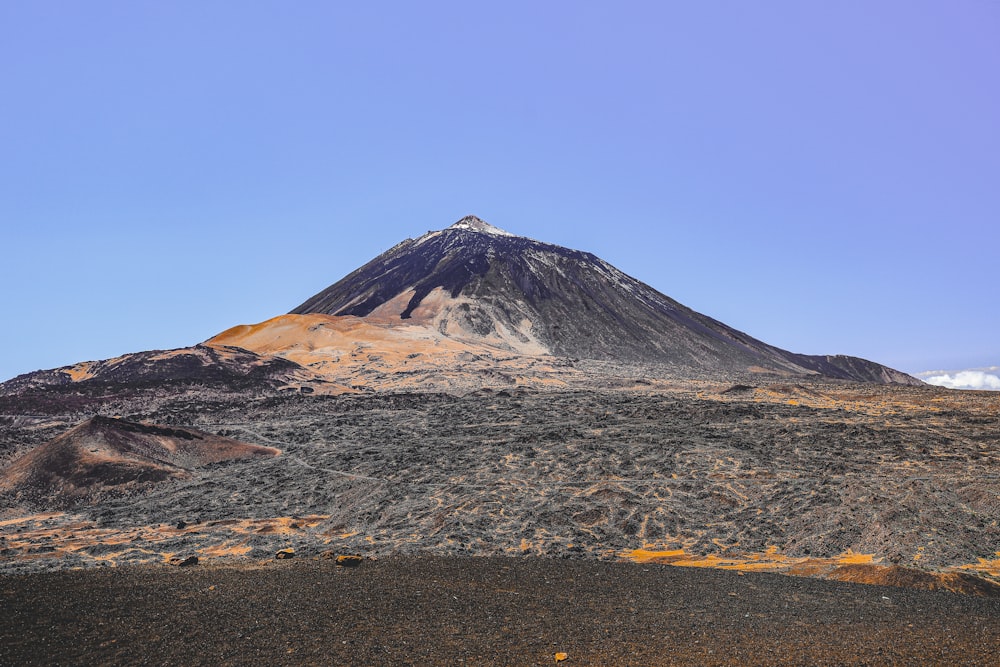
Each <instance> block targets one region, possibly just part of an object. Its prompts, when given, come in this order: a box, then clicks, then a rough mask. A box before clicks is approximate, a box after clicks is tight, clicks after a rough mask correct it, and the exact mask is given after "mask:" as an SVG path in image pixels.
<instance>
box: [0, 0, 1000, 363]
mask: <svg viewBox="0 0 1000 667" xmlns="http://www.w3.org/2000/svg"><path fill="white" fill-rule="evenodd" d="M480 5H484V6H480ZM485 5H486V3H468V2H453V3H442V2H424V3H408V2H405V3H404V2H399V3H393V2H371V3H330V2H315V3H314V2H296V3H278V2H273V3H271V2H240V3H237V2H172V3H154V2H46V3H15V2H6V3H0V91H2V102H3V103H2V104H0V155H2V157H0V224H2V230H3V246H2V248H3V250H2V253H3V255H2V258H3V261H2V263H0V280H2V284H3V288H2V291H0V309H2V312H3V313H4V321H5V323H6V325H5V326H4V327H2V328H0V350H3V352H2V353H0V378H9V377H12V376H14V375H16V374H18V373H22V372H26V371H30V370H34V369H38V368H52V367H57V366H61V365H65V364H70V363H74V362H76V361H82V360H90V359H100V358H107V357H111V356H116V355H118V354H122V353H125V352H132V351H139V350H144V349H154V348H171V347H180V346H185V345H190V344H194V343H197V342H199V341H201V340H204V339H206V338H208V337H210V336H212V335H214V334H215V333H217V332H219V331H222V330H223V329H226V328H228V327H229V326H232V325H234V324H237V323H246V322H256V321H260V320H263V319H266V318H268V317H271V316H274V315H277V314H280V313H283V312H287V311H288V310H289V309H291V308H293V307H295V306H296V305H298V304H299V303H300V302H302V301H303V300H305V299H306V298H307V297H309V296H310V295H312V294H313V293H315V292H317V291H319V290H320V289H322V288H323V287H325V286H327V285H328V284H330V283H332V282H334V281H336V280H338V279H339V278H341V277H342V276H343V275H345V274H346V273H348V272H349V271H351V270H353V269H354V268H356V267H357V266H359V265H360V264H362V263H364V262H365V261H367V260H368V259H370V258H372V257H373V256H374V255H376V254H377V253H379V252H381V251H383V250H386V249H388V248H389V247H391V246H392V245H394V244H395V243H397V242H398V241H400V240H402V239H404V238H406V237H415V236H418V235H420V234H422V233H424V232H426V231H427V230H429V229H439V228H442V227H445V226H447V225H449V224H451V223H452V222H453V221H455V220H457V219H458V218H460V217H462V216H463V215H466V214H470V213H471V214H475V215H478V216H479V217H481V218H483V219H485V220H487V221H489V222H491V223H493V224H495V225H497V226H499V227H502V228H505V229H507V230H509V231H511V232H514V233H517V234H522V235H525V236H530V237H533V238H537V239H540V240H544V241H549V242H553V243H558V244H561V245H566V246H570V247H574V248H579V249H583V250H589V251H592V252H594V253H596V254H598V255H600V256H602V257H603V258H605V259H607V260H608V261H610V262H611V263H613V264H615V265H616V266H618V267H619V268H620V269H622V270H624V271H625V272H626V273H629V274H631V275H633V276H635V277H637V278H639V279H641V280H643V281H645V282H647V283H649V284H650V285H652V286H654V287H656V288H657V289H659V290H660V291H662V292H664V293H666V294H668V295H670V296H672V297H674V298H676V299H678V300H679V301H681V302H682V303H685V304H686V305H688V306H690V307H692V308H695V309H696V310H699V311H701V312H703V313H706V314H708V315H710V316H712V317H715V318H717V319H720V320H722V321H724V322H726V323H727V324H730V325H731V326H735V327H736V328H738V329H741V330H743V331H746V332H747V333H749V334H751V335H753V336H755V337H757V338H760V339H762V340H764V341H767V342H769V343H771V344H774V345H778V346H780V347H783V348H786V349H790V350H793V351H796V352H805V353H811V354H819V353H823V354H827V353H829V354H833V353H842V354H852V355H857V356H861V357H865V358H869V359H873V360H876V361H879V362H882V363H886V364H888V365H890V366H894V367H896V368H899V369H901V370H905V371H909V372H919V371H926V370H937V369H950V370H958V369H969V368H991V367H995V366H996V365H997V364H998V363H1000V343H998V340H1000V339H998V336H997V332H998V329H1000V308H998V307H997V306H998V304H997V301H998V298H997V250H998V240H1000V239H998V237H1000V232H998V228H1000V225H998V221H1000V187H998V186H1000V122H998V119H1000V92H998V90H1000V89H998V87H997V72H1000V40H998V39H997V38H996V36H997V34H1000V4H997V3H993V2H985V1H981V0H980V1H973V0H969V1H964V2H958V3H943V2H913V1H907V2H839V3H803V2H777V1H768V2H764V3H730V2H697V3H695V2H618V3H588V2H547V3H536V2H532V3H522V2H505V3H489V5H488V6H485Z"/></svg>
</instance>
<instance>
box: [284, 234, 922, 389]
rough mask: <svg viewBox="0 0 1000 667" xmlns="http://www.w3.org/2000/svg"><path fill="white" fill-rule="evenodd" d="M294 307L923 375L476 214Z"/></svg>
mask: <svg viewBox="0 0 1000 667" xmlns="http://www.w3.org/2000/svg"><path fill="white" fill-rule="evenodd" d="M291 314H299V315H303V314H325V315H331V316H344V315H353V316H356V317H360V318H365V319H367V320H369V321H372V322H379V323H384V324H392V323H410V324H421V325H425V326H429V327H432V328H433V329H435V330H436V331H437V332H439V333H440V334H443V335H445V336H447V337H449V338H453V339H456V340H460V341H467V342H476V343H485V344H489V345H493V346H496V347H501V348H504V349H508V350H510V351H512V352H516V353H523V354H552V355H556V356H561V357H574V358H583V359H598V360H612V361H622V362H649V363H659V364H667V365H670V366H673V367H676V368H677V369H678V370H679V371H684V372H687V373H694V374H696V375H705V374H711V375H732V374H734V373H747V372H750V373H753V372H765V373H778V374H789V375H820V376H825V377H830V378H839V379H849V380H858V381H864V382H872V381H874V382H899V383H906V384H912V383H916V382H917V381H916V380H914V379H913V378H911V377H910V376H908V375H906V374H904V373H901V372H899V371H895V370H892V369H890V368H887V367H885V366H882V365H880V364H876V363H873V362H869V361H866V360H863V359H858V358H854V357H845V356H811V355H801V354H795V353H792V352H788V351H786V350H782V349H780V348H776V347H774V346H771V345H768V344H766V343H763V342H761V341H759V340H756V339H755V338H752V337H751V336H748V335H747V334H745V333H742V332H740V331H737V330H736V329H733V328H731V327H728V326H726V325H725V324H723V323H721V322H718V321H716V320H714V319H712V318H710V317H707V316H705V315H702V314H700V313H697V312H695V311H693V310H691V309H690V308H687V307H686V306H684V305H682V304H680V303H678V302H677V301H675V300H673V299H671V298H670V297H668V296H666V295H664V294H662V293H660V292H658V291H657V290H655V289H653V288H652V287H650V286H648V285H646V284H644V283H642V282H640V281H638V280H636V279H635V278H632V277H631V276H628V275H627V274H625V273H623V272H622V271H620V270H619V269H617V268H615V267H614V266H612V265H610V264H608V263H607V262H605V261H604V260H602V259H600V258H599V257H597V256H596V255H593V254H591V253H589V252H582V251H579V250H571V249H568V248H564V247H561V246H558V245H552V244H549V243H543V242H540V241H535V240H533V239H529V238H525V237H522V236H516V235H513V234H510V233H509V232H506V231H504V230H502V229H500V228H498V227H494V226H493V225H491V224H489V223H487V222H485V221H483V220H481V219H479V218H477V217H475V216H466V217H464V218H462V219H461V220H459V221H458V222H456V223H454V224H453V225H451V226H450V227H447V228H445V229H443V230H440V231H432V232H428V233H427V234H425V235H423V236H421V237H420V238H417V239H407V240H405V241H403V242H402V243H399V244H397V245H396V246H395V247H393V248H391V249H390V250H388V251H387V252H385V253H383V254H382V255H379V256H378V257H376V258H375V259H373V260H371V261H370V262H368V263H367V264H365V265H364V266H362V267H361V268H359V269H357V270H356V271H354V272H352V273H351V274H349V275H347V276H346V277H344V278H343V279H341V280H340V281H338V282H336V283H334V284H333V285H331V286H330V287H328V288H327V289H325V290H323V291H322V292H320V293H318V294H316V295H315V296H313V297H312V298H310V299H308V300H307V301H306V302H305V303H303V304H301V305H300V306H298V307H297V308H295V309H294V310H292V311H291Z"/></svg>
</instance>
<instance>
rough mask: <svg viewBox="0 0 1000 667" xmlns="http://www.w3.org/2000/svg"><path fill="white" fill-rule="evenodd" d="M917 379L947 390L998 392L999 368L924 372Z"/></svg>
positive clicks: (999, 384) (999, 383)
mask: <svg viewBox="0 0 1000 667" xmlns="http://www.w3.org/2000/svg"><path fill="white" fill-rule="evenodd" d="M917 377H918V378H920V379H921V380H923V381H924V382H926V383H927V384H935V385H937V386H939V387H947V388H949V389H983V390H988V391H1000V366H988V367H986V368H970V369H968V370H964V371H925V372H923V373H917Z"/></svg>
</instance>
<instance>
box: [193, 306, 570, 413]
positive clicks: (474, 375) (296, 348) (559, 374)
mask: <svg viewBox="0 0 1000 667" xmlns="http://www.w3.org/2000/svg"><path fill="white" fill-rule="evenodd" d="M419 315H420V317H416V318H414V320H413V321H412V322H411V321H410V320H407V321H404V322H400V321H399V320H398V319H396V320H395V321H392V318H389V317H385V318H380V317H375V318H359V317H353V316H332V315H323V314H307V315H280V316H278V317H274V318H271V319H269V320H266V321H264V322H260V323H259V324H243V325H239V326H235V327H233V328H231V329H227V330H226V331H223V332H222V333H220V334H219V335H217V336H215V337H213V338H210V339H209V340H207V341H206V342H205V345H207V346H210V347H216V348H220V349H224V348H226V347H238V348H242V349H244V350H249V351H251V352H254V353H256V354H260V355H270V356H277V357H282V358H285V359H288V360H290V361H294V362H295V363H297V364H300V365H302V366H304V367H305V368H307V369H308V370H310V371H312V372H313V373H315V374H316V378H317V379H320V380H322V381H323V382H324V383H326V384H325V385H324V384H314V385H309V388H310V389H312V390H313V391H316V392H318V393H336V392H335V391H333V390H332V388H336V389H337V392H339V391H340V390H341V389H340V388H342V387H350V388H351V389H353V390H364V389H371V390H416V389H425V390H447V389H474V388H478V387H484V386H507V385H509V386H517V385H523V384H532V385H541V384H544V385H555V386H563V385H566V384H567V383H568V381H569V380H570V379H572V378H574V377H576V376H577V375H578V373H577V372H576V371H575V370H573V369H572V368H569V367H568V366H567V365H566V364H565V362H564V361H561V360H557V359H555V358H554V357H551V356H548V355H542V354H526V353H523V352H522V353H518V352H512V351H511V350H509V349H505V348H506V346H502V347H501V346H494V345H489V344H477V343H473V342H470V341H463V340H456V339H455V338H452V337H450V336H449V335H446V334H443V333H441V332H440V331H438V330H437V329H436V328H434V327H433V326H430V325H431V324H432V323H433V322H435V321H436V320H435V318H434V317H432V316H425V314H424V313H420V314H419ZM494 342H496V341H494ZM501 342H502V341H501ZM526 347H527V348H528V349H530V350H533V351H536V352H540V351H541V350H540V349H539V348H536V347H534V346H533V345H527V346H526ZM328 389H330V391H328Z"/></svg>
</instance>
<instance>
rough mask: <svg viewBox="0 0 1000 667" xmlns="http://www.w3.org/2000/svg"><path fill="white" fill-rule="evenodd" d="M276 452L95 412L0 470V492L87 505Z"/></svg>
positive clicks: (50, 503)
mask: <svg viewBox="0 0 1000 667" xmlns="http://www.w3.org/2000/svg"><path fill="white" fill-rule="evenodd" d="M278 454H280V451H279V450H277V449H274V448H271V447H260V446H257V445H251V444H247V443H243V442H239V441H237V440H232V439H230V438H226V437H222V436H218V435H213V434H211V433H205V432H203V431H199V430H196V429H192V428H181V427H176V426H157V425H153V424H143V423H138V422H130V421H126V420H123V419H114V418H109V417H101V416H97V417H94V418H92V419H89V420H87V421H86V422H84V423H82V424H79V425H78V426H76V427H74V428H72V429H70V430H69V431H67V432H66V433H63V434H62V435H60V436H58V437H56V438H55V439H53V440H51V441H49V442H47V443H45V444H43V445H40V446H38V447H36V448H34V449H32V450H31V451H29V452H28V453H27V454H25V455H24V456H22V457H20V458H18V459H16V460H15V461H14V462H13V463H11V464H10V465H9V466H8V467H7V468H6V469H5V470H3V471H2V472H0V493H3V494H4V495H6V496H8V497H9V498H11V499H12V500H13V501H14V503H16V504H21V503H24V502H27V503H44V504H46V505H47V506H50V507H51V506H56V507H67V506H72V505H76V504H90V503H93V502H97V501H99V500H103V499H106V498H111V497H120V496H124V495H129V494H132V493H136V492H142V491H145V490H148V489H149V488H151V487H152V486H154V485H156V484H158V483H161V482H165V481H169V480H174V479H184V478H188V477H190V476H191V474H192V471H193V470H194V469H195V468H198V467H200V466H204V465H207V464H210V463H219V462H221V461H229V460H233V459H242V458H251V457H271V456H277V455H278Z"/></svg>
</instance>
